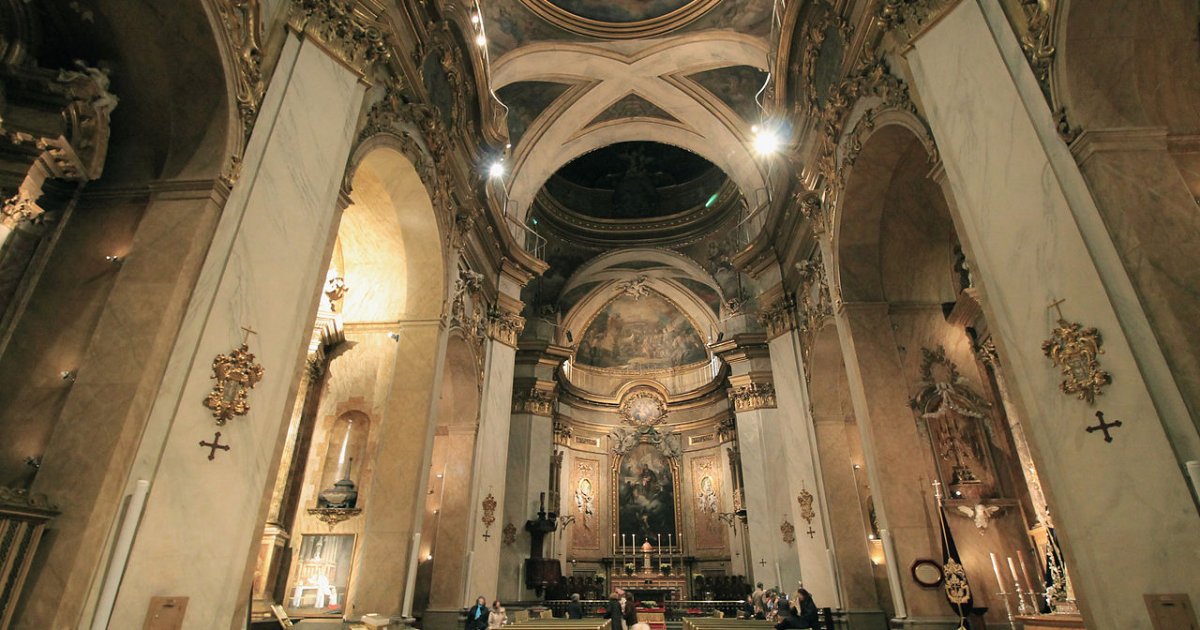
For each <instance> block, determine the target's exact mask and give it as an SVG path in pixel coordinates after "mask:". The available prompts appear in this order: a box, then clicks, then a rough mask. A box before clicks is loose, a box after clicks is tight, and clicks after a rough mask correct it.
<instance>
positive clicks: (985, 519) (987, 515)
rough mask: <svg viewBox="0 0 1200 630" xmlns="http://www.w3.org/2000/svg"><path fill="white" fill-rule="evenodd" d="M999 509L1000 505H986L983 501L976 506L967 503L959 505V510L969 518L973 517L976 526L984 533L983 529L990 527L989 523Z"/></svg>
mask: <svg viewBox="0 0 1200 630" xmlns="http://www.w3.org/2000/svg"><path fill="white" fill-rule="evenodd" d="M999 511H1000V506H998V505H984V504H982V503H979V504H976V505H975V507H968V506H966V505H960V506H958V512H959V513H960V514H962V515H963V516H965V517H967V518H969V519H973V520H974V521H975V527H978V528H979V530H980V533H983V530H985V529H987V528H988V525H989V524H990V523H991V521H992V516H994V515H995V514H996V512H999Z"/></svg>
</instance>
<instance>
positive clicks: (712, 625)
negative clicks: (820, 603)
mask: <svg viewBox="0 0 1200 630" xmlns="http://www.w3.org/2000/svg"><path fill="white" fill-rule="evenodd" d="M817 613H818V614H817V630H835V627H836V624H835V623H834V618H833V610H832V609H829V608H821V609H818V611H817ZM774 628H775V622H772V621H762V620H758V619H737V618H729V617H726V618H720V617H684V619H683V630H753V629H758V630H774Z"/></svg>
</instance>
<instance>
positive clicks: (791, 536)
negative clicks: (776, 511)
mask: <svg viewBox="0 0 1200 630" xmlns="http://www.w3.org/2000/svg"><path fill="white" fill-rule="evenodd" d="M779 533H780V534H783V542H785V543H787V544H789V545H790V544H792V543H794V542H796V527H795V526H794V525H792V524H791V522H789V521H788V520H787V519H784V521H783V524H782V525H780V526H779Z"/></svg>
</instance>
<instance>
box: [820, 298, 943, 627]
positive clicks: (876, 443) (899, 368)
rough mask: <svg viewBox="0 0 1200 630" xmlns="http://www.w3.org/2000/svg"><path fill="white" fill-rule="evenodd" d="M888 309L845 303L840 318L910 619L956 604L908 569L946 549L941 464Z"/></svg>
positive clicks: (892, 582) (897, 599)
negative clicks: (937, 476)
mask: <svg viewBox="0 0 1200 630" xmlns="http://www.w3.org/2000/svg"><path fill="white" fill-rule="evenodd" d="M889 310H890V307H889V305H888V304H886V303H849V304H844V305H843V306H842V308H841V309H839V310H838V312H836V313H835V321H836V322H837V327H838V335H839V337H840V339H841V345H842V353H843V357H844V360H845V365H846V375H847V382H848V384H849V390H850V398H851V402H852V405H853V408H854V416H855V418H856V419H857V421H858V427H859V435H860V438H861V441H862V450H863V456H864V458H865V460H866V462H865V463H866V473H867V478H868V479H869V482H870V487H871V490H872V492H873V495H872V501H873V503H874V506H875V514H876V521H877V523H878V524H879V534H880V537H881V539H882V542H883V551H884V562H885V565H886V568H887V572H888V583H889V586H890V589H891V596H892V601H893V605H894V606H895V614H896V616H897V617H900V618H911V619H910V622H909V624H910V626H911V625H912V624H913V623H915V622H917V621H918V620H921V621H922V622H924V621H927V620H928V621H930V622H931V623H937V621H936V620H938V619H939V618H943V619H945V618H949V614H950V609H949V607H948V606H947V605H946V602H945V596H944V594H943V593H942V592H941V591H935V590H930V589H925V588H921V587H920V586H919V585H918V584H917V583H916V582H914V581H913V580H911V579H908V577H907V570H908V567H910V566H912V563H913V562H914V561H915V560H918V559H920V558H940V557H941V547H940V544H941V543H940V540H941V539H940V538H938V536H937V534H936V530H935V529H934V524H935V523H936V520H933V517H931V516H930V510H931V509H932V508H931V503H930V501H931V499H930V493H931V489H930V487H929V483H930V480H931V479H932V471H934V470H936V468H935V467H934V463H933V458H932V454H931V453H930V451H929V442H928V439H926V438H924V437H923V436H921V434H920V433H919V432H918V430H917V425H916V422H915V419H914V416H913V412H912V410H911V409H910V408H909V405H908V401H909V393H908V389H907V384H906V380H905V377H904V369H903V360H902V358H901V356H900V354H899V351H898V349H897V346H898V344H897V341H896V338H895V334H894V332H893V327H892V319H891V317H890V315H889ZM956 621H957V619H956Z"/></svg>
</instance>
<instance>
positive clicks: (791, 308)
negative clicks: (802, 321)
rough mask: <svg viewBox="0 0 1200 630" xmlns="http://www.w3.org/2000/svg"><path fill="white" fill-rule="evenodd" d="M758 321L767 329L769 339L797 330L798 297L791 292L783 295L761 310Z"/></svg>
mask: <svg viewBox="0 0 1200 630" xmlns="http://www.w3.org/2000/svg"><path fill="white" fill-rule="evenodd" d="M758 323H759V325H761V326H762V327H763V328H765V329H766V330H767V338H769V339H774V338H775V337H778V336H779V335H782V334H784V333H787V332H790V331H792V330H795V329H796V328H797V327H798V321H797V318H796V297H795V296H794V295H792V294H790V293H784V294H783V295H781V296H780V297H779V299H777V300H775V301H774V302H772V303H771V304H770V305H768V306H767V307H765V308H763V309H761V310H760V311H759V313H758Z"/></svg>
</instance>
